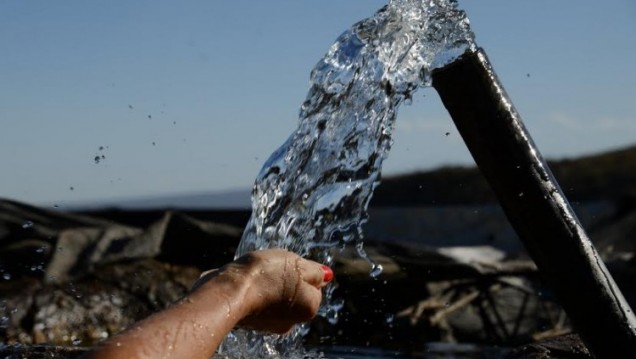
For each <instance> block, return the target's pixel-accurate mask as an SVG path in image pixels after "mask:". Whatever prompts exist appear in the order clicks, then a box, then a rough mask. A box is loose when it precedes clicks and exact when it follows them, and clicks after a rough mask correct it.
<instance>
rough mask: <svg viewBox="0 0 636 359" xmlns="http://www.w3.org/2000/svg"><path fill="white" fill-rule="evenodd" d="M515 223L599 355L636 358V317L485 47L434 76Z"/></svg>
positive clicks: (548, 281)
mask: <svg viewBox="0 0 636 359" xmlns="http://www.w3.org/2000/svg"><path fill="white" fill-rule="evenodd" d="M433 87H434V88H435V89H436V90H437V92H438V93H439V95H440V97H441V99H442V102H443V103H444V106H445V107H446V109H447V110H448V112H449V113H450V115H451V117H452V118H453V121H454V122H455V125H456V126H457V129H458V131H459V133H460V134H461V136H462V138H463V139H464V142H465V143H466V145H467V146H468V149H469V150H470V152H471V154H472V156H473V158H474V159H475V162H476V164H477V166H478V167H479V169H480V170H481V172H482V173H483V175H484V177H485V178H486V180H487V181H488V182H489V184H490V186H491V187H492V189H493V191H494V192H495V195H496V196H497V199H498V200H499V202H500V203H501V206H502V207H503V209H504V211H505V213H506V216H507V217H508V220H509V221H510V223H511V225H512V226H513V228H514V229H515V231H516V232H517V234H518V235H519V237H520V238H521V240H522V241H523V243H524V244H525V246H526V248H527V250H528V252H529V253H530V255H531V256H532V258H533V259H534V261H535V263H536V264H537V267H538V268H539V271H540V273H541V277H542V278H543V279H544V281H545V283H546V284H547V285H548V287H549V288H550V289H551V290H552V291H553V292H554V293H555V294H556V296H557V298H558V299H559V301H560V303H561V305H562V306H563V308H564V309H565V311H566V312H567V313H568V316H569V317H570V319H571V321H572V324H573V326H574V329H575V330H576V331H577V332H578V333H579V335H580V336H581V338H582V339H583V341H584V342H585V344H586V345H587V347H588V349H589V350H590V351H592V353H594V354H595V355H596V356H597V357H598V358H634V357H635V356H636V317H634V314H633V312H632V311H631V309H630V307H629V305H628V304H627V302H626V301H625V298H624V297H623V295H622V293H621V292H620V290H619V288H618V287H617V285H616V283H615V282H614V280H613V278H612V277H611V275H610V274H609V272H608V270H607V268H606V267H605V265H604V263H603V261H602V260H601V259H600V257H599V255H598V253H597V252H596V250H595V249H594V247H593V245H592V243H591V242H590V240H589V238H588V237H587V235H586V234H585V231H584V230H583V228H582V226H581V224H580V223H579V221H578V219H577V218H576V215H575V214H574V212H573V211H572V209H571V207H570V205H569V204H568V202H567V200H566V198H565V196H564V194H563V192H562V191H561V189H560V188H559V186H558V184H557V182H556V181H555V179H554V177H553V176H552V173H551V172H550V169H549V168H548V166H547V165H546V163H545V161H544V160H543V158H542V157H541V154H540V153H539V151H538V150H537V148H536V146H535V145H534V143H533V142H532V139H531V138H530V135H529V134H528V131H527V130H526V129H525V127H524V125H523V123H522V121H521V118H520V116H519V114H518V113H517V111H516V110H515V108H514V106H513V105H512V102H511V101H510V100H509V98H508V96H507V95H506V93H505V91H504V89H503V86H502V85H501V83H500V82H499V80H498V79H497V76H496V74H495V72H494V71H493V69H492V67H491V65H490V63H489V61H488V58H487V57H486V54H485V52H484V51H483V50H482V49H478V50H476V51H469V52H467V53H465V54H464V55H463V56H462V57H461V58H459V59H458V60H456V61H454V62H452V63H450V64H449V65H447V66H445V67H443V68H441V69H439V70H437V71H435V72H434V73H433Z"/></svg>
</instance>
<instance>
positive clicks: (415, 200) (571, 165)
mask: <svg viewBox="0 0 636 359" xmlns="http://www.w3.org/2000/svg"><path fill="white" fill-rule="evenodd" d="M548 165H549V167H550V168H551V170H552V172H553V174H554V176H555V177H556V179H557V181H558V182H559V184H560V185H561V188H562V189H563V191H564V192H565V194H566V196H567V198H568V199H569V200H570V201H585V200H613V199H619V198H622V197H624V196H627V195H632V196H633V195H636V146H633V147H629V148H625V149H620V150H615V151H610V152H605V153H601V154H595V155H591V156H585V157H580V158H577V159H565V160H559V161H548ZM495 201H496V200H495V197H494V193H493V192H492V190H491V189H490V187H489V186H488V184H487V183H486V180H485V179H484V177H483V176H482V175H481V173H480V172H479V170H478V169H477V167H474V166H473V167H442V168H439V169H436V170H433V171H427V172H417V173H411V174H405V175H400V176H393V177H387V178H385V179H383V180H382V182H381V183H380V186H378V188H377V189H376V190H375V194H374V196H373V200H372V201H371V205H372V206H420V205H431V204H471V203H487V202H495Z"/></svg>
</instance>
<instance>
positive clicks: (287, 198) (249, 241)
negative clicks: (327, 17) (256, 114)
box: [220, 0, 474, 358]
mask: <svg viewBox="0 0 636 359" xmlns="http://www.w3.org/2000/svg"><path fill="white" fill-rule="evenodd" d="M472 47H474V42H473V35H472V32H471V31H470V28H469V24H468V19H467V17H466V15H465V13H464V12H462V11H460V10H458V9H457V7H456V4H455V3H454V2H453V1H452V0H426V1H424V0H392V1H391V2H390V3H389V4H388V5H386V6H385V7H384V8H382V9H381V10H380V11H378V12H377V13H376V14H375V15H374V16H372V17H370V18H368V19H365V20H362V21H360V22H358V23H357V24H355V25H354V26H353V27H352V28H351V29H349V30H347V31H345V32H344V33H343V34H342V35H340V37H339V38H338V39H337V40H336V42H335V43H334V44H333V45H332V46H331V48H330V49H329V51H328V52H327V54H326V55H325V56H324V57H323V58H322V59H321V60H320V61H319V62H318V64H317V65H316V66H315V67H314V69H313V71H312V73H311V89H310V90H309V93H308V95H307V98H306V100H305V102H304V103H303V105H302V107H301V110H300V122H299V124H298V129H297V130H296V131H295V132H294V133H292V134H291V136H290V137H289V138H288V139H287V141H286V142H285V143H284V144H283V145H282V146H281V147H280V148H279V149H278V150H276V151H275V152H274V153H273V154H272V155H271V156H270V158H269V159H268V160H267V162H266V163H265V164H264V166H263V168H262V170H261V172H260V173H259V175H258V177H257V179H256V183H255V185H254V188H253V192H252V217H251V219H250V221H249V223H248V225H247V227H246V229H245V233H244V235H243V238H242V240H241V243H240V245H239V248H238V250H237V253H236V255H237V257H238V256H241V255H243V254H245V253H246V252H249V251H253V250H258V249H264V248H272V247H277V248H286V249H288V250H291V251H294V252H296V253H298V254H300V255H302V256H305V257H312V258H314V259H316V260H319V261H322V262H323V263H326V264H331V262H332V258H331V255H330V251H329V250H327V249H330V248H337V247H343V246H346V245H354V246H356V248H357V249H358V252H359V254H360V255H361V256H362V257H364V258H366V255H365V253H364V250H363V247H362V230H361V226H362V225H363V224H364V223H365V221H366V220H367V207H368V204H369V201H370V199H371V195H372V193H373V189H374V188H375V187H376V186H377V184H378V181H379V179H380V170H381V166H382V161H383V159H384V158H385V157H386V155H387V153H388V151H389V149H390V147H391V143H392V140H391V132H392V129H393V127H394V123H395V118H396V110H397V108H398V106H399V105H400V104H401V103H403V102H405V101H409V100H410V98H411V96H412V94H413V92H414V91H415V90H416V89H417V88H419V87H422V86H428V85H430V81H431V77H430V75H431V71H432V70H434V69H435V68H439V67H441V66H443V65H445V64H447V63H449V62H451V61H453V60H454V59H455V58H457V57H458V56H459V55H461V54H462V53H464V52H465V51H466V50H468V49H471V48H472ZM381 270H382V269H381V267H379V266H377V265H375V264H373V263H372V270H371V273H370V274H371V275H372V276H377V275H379V273H380V272H381ZM326 294H327V295H326V297H327V299H328V300H327V304H326V305H325V306H324V308H323V310H322V312H323V313H327V314H330V316H331V317H332V318H335V317H336V316H335V313H337V310H336V309H337V308H336V307H337V305H338V304H329V302H330V301H329V297H330V291H329V290H328V292H327V293H326ZM305 330H306V328H305V327H304V326H299V327H298V328H297V329H296V330H294V331H293V332H292V333H291V334H288V335H286V336H284V337H279V336H260V335H257V334H255V333H248V332H244V331H235V332H233V333H232V334H230V335H229V336H228V338H227V340H226V341H225V342H224V343H223V345H222V346H221V349H220V352H221V353H222V354H223V355H226V356H229V357H233V358H263V357H267V358H291V357H300V358H302V357H303V355H304V354H303V351H302V349H301V346H300V339H301V338H302V335H303V334H305V333H304V332H305Z"/></svg>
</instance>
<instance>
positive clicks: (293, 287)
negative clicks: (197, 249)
mask: <svg viewBox="0 0 636 359" xmlns="http://www.w3.org/2000/svg"><path fill="white" fill-rule="evenodd" d="M221 278H224V279H229V280H230V281H233V282H236V283H238V284H239V285H240V286H243V288H244V290H245V292H244V293H245V294H244V296H243V301H242V308H241V314H240V315H241V319H240V321H239V326H241V327H244V328H247V329H254V330H260V331H267V332H273V333H278V334H283V333H286V332H288V331H289V330H290V329H291V328H292V326H293V325H294V324H297V323H300V322H304V321H308V320H310V319H311V318H313V317H314V316H315V315H316V313H317V311H318V307H319V306H320V302H321V300H322V293H321V290H320V289H321V288H322V287H324V286H325V285H326V284H327V283H328V282H329V281H330V280H331V279H332V278H333V272H332V271H331V269H330V268H329V267H327V266H323V265H321V264H319V263H316V262H313V261H310V260H306V259H303V258H302V257H300V256H298V255H296V254H295V253H292V252H288V251H286V250H282V249H267V250H261V251H256V252H251V253H248V254H246V255H245V256H243V257H241V258H239V259H237V260H236V261H234V262H231V263H229V264H228V265H226V266H224V267H222V268H220V269H218V270H212V271H209V272H206V273H204V274H203V275H202V276H201V279H200V280H199V281H198V282H197V283H196V284H195V289H196V288H199V287H203V286H205V283H207V282H210V281H214V280H219V279H221Z"/></svg>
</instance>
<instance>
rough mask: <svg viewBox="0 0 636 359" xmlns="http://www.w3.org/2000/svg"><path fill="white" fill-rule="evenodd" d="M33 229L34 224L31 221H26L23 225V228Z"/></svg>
mask: <svg viewBox="0 0 636 359" xmlns="http://www.w3.org/2000/svg"><path fill="white" fill-rule="evenodd" d="M31 227H33V222H31V221H26V222H24V223H23V224H22V228H31Z"/></svg>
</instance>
